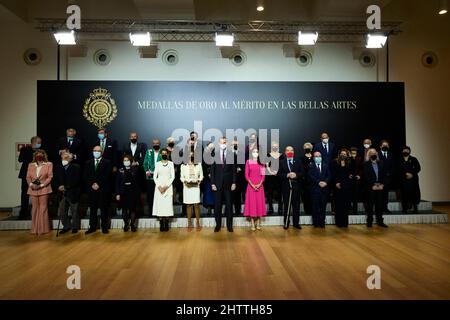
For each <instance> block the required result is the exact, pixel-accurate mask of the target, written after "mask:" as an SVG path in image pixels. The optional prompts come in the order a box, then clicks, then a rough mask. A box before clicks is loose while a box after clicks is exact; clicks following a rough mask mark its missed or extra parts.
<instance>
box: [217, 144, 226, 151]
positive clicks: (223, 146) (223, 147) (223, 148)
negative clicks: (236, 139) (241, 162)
mask: <svg viewBox="0 0 450 320" xmlns="http://www.w3.org/2000/svg"><path fill="white" fill-rule="evenodd" d="M219 147H220V150H225V149H226V148H227V145H226V144H225V143H221V144H220V145H219Z"/></svg>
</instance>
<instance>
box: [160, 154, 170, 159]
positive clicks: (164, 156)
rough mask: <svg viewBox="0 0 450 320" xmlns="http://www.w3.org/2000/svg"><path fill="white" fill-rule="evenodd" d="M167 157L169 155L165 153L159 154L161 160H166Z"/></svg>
mask: <svg viewBox="0 0 450 320" xmlns="http://www.w3.org/2000/svg"><path fill="white" fill-rule="evenodd" d="M167 158H169V156H168V155H167V154H163V155H161V159H163V160H167Z"/></svg>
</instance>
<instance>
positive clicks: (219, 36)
mask: <svg viewBox="0 0 450 320" xmlns="http://www.w3.org/2000/svg"><path fill="white" fill-rule="evenodd" d="M233 41H234V35H233V34H232V33H224V32H216V46H218V47H231V46H232V45H233Z"/></svg>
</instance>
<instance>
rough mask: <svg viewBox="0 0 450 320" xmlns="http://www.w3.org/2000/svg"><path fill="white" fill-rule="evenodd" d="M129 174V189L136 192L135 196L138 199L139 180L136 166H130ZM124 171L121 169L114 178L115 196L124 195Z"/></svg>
mask: <svg viewBox="0 0 450 320" xmlns="http://www.w3.org/2000/svg"><path fill="white" fill-rule="evenodd" d="M129 170H130V171H129V173H131V176H130V178H131V179H130V181H129V183H131V189H132V190H133V191H134V192H136V196H137V197H139V194H140V191H139V183H140V179H139V168H138V167H137V166H134V167H133V166H132V167H131V168H130V169H129ZM125 174H126V169H124V168H122V169H120V170H119V171H118V172H117V176H116V188H115V192H116V194H120V195H123V194H125V183H126V180H125V177H126V175H125Z"/></svg>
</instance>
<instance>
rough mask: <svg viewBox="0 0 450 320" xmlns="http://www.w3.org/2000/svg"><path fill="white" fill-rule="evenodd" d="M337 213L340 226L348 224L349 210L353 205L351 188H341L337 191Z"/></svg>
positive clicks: (336, 217) (336, 220) (337, 222)
mask: <svg viewBox="0 0 450 320" xmlns="http://www.w3.org/2000/svg"><path fill="white" fill-rule="evenodd" d="M334 194H335V201H336V215H335V222H336V225H337V226H338V227H347V226H348V212H349V210H350V207H351V199H352V191H351V189H340V190H336V191H335V193H334Z"/></svg>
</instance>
